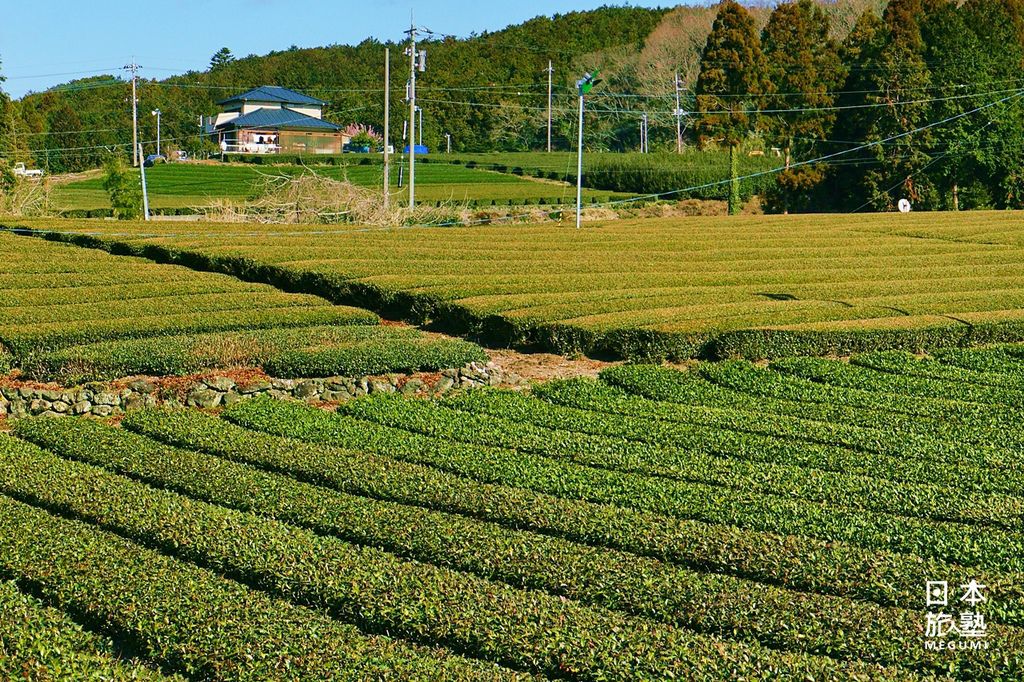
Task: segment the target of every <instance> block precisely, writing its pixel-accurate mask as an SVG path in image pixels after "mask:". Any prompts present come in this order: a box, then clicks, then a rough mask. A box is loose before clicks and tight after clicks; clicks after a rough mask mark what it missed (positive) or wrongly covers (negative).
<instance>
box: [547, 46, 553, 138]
mask: <svg viewBox="0 0 1024 682" xmlns="http://www.w3.org/2000/svg"><path fill="white" fill-rule="evenodd" d="M546 71H547V72H548V154H550V153H551V75H552V74H553V73H554V72H555V69H554V67H552V66H551V60H550V59H549V60H548V68H547V69H546Z"/></svg>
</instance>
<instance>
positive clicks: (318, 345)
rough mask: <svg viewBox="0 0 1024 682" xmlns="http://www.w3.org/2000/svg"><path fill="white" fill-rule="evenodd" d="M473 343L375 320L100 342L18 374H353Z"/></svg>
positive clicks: (459, 358) (409, 365)
mask: <svg viewBox="0 0 1024 682" xmlns="http://www.w3.org/2000/svg"><path fill="white" fill-rule="evenodd" d="M486 358H487V355H486V353H484V351H483V349H481V348H480V347H479V346H476V345H474V344H471V343H468V342H465V341H458V340H448V339H433V338H427V337H424V336H423V335H422V334H421V333H420V332H419V331H418V330H416V329H412V328H401V327H385V326H380V325H371V326H359V325H346V326H340V327H323V326H321V327H295V328H280V329H265V330H256V331H248V332H221V333H217V334H199V335H187V336H161V337H153V338H147V339H130V340H123V341H108V342H103V343H96V344H88V345H81V346H71V347H68V348H62V349H59V350H56V351H51V352H48V353H40V354H34V355H31V356H29V357H28V358H26V360H25V361H23V362H22V364H21V369H22V372H23V373H24V374H25V376H27V377H30V378H34V379H39V380H57V381H61V382H62V383H66V384H77V383H83V382H86V381H103V380H107V379H115V378H119V377H124V376H131V375H134V374H154V375H162V376H166V375H188V374H193V373H196V372H199V371H201V370H204V369H212V368H224V367H231V366H238V365H245V366H262V367H264V369H266V370H267V371H268V372H270V373H271V374H272V375H273V376H277V377H282V378H300V377H327V376H339V375H340V376H360V375H367V374H385V373H389V372H407V371H417V370H427V369H429V370H434V369H443V368H446V367H461V366H463V365H465V364H467V363H469V362H472V361H479V362H482V361H485V360H486Z"/></svg>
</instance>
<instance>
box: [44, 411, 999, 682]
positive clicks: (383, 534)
mask: <svg viewBox="0 0 1024 682" xmlns="http://www.w3.org/2000/svg"><path fill="white" fill-rule="evenodd" d="M170 421H171V422H172V424H171V426H172V427H173V428H174V432H175V434H176V435H177V437H178V438H180V439H182V440H189V441H195V442H202V443H208V444H213V443H216V442H218V441H221V440H224V439H230V438H237V437H238V435H239V434H238V433H237V429H238V427H233V426H231V425H229V424H227V423H226V422H223V421H220V420H218V419H216V418H215V417H211V416H208V415H205V414H202V413H198V412H182V413H178V414H175V415H174V416H173V418H172V419H171V420H170ZM59 431H61V434H60V435H59V436H55V435H54V434H48V435H49V438H44V439H43V440H44V441H45V442H48V443H50V444H52V445H53V446H54V447H59V448H60V451H61V453H62V454H63V455H65V456H71V457H74V458H76V459H82V460H86V461H89V462H92V463H94V464H98V465H100V466H106V467H110V468H112V469H113V470H115V471H117V472H118V473H122V474H127V475H130V476H134V477H138V478H140V479H141V480H144V481H146V482H149V483H152V484H154V485H158V486H161V487H166V488H170V489H173V490H176V491H178V492H181V493H183V494H186V495H189V496H191V497H195V498H198V499H202V500H204V501H207V502H212V503H215V504H221V505H225V506H229V507H232V508H236V509H242V510H246V511H251V512H255V513H258V514H261V515H263V516H268V517H271V518H277V519H280V520H283V521H287V522H289V523H294V524H299V525H302V526H304V527H307V528H311V529H313V530H315V531H317V532H319V533H323V534H332V535H337V536H339V537H342V538H343V539H346V540H350V541H353V542H357V543H359V544H363V545H370V546H374V547H382V548H384V549H386V550H388V551H392V552H396V553H398V554H399V555H401V556H405V557H409V558H413V559H417V560H420V561H427V562H430V563H433V564H436V565H442V566H446V567H449V568H453V569H457V570H464V571H469V572H471V573H474V574H476V575H480V576H482V577H487V578H492V579H497V580H501V581H502V582H505V583H508V584H510V585H513V586H518V587H528V588H533V589H542V590H545V591H547V592H551V593H553V594H559V595H563V596H566V597H569V598H572V599H578V600H582V601H583V602H585V603H590V604H595V605H599V606H604V607H607V608H612V609H616V610H622V611H626V612H628V613H633V614H635V615H640V616H645V617H649V618H654V619H656V620H660V621H663V622H667V623H674V624H679V625H683V626H687V627H691V628H693V629H696V630H699V631H702V632H710V633H712V634H717V635H722V636H726V637H731V638H738V639H741V640H753V639H756V640H758V641H760V642H761V643H763V644H766V645H768V646H772V647H774V648H782V649H785V650H790V651H807V652H811V653H817V654H824V655H829V656H833V657H838V658H846V659H853V660H857V659H860V660H867V661H873V662H878V663H882V664H886V665H904V666H908V667H924V668H928V667H929V666H932V667H935V666H936V664H935V662H934V661H931V662H928V657H927V656H924V657H921V656H920V654H921V653H922V652H921V651H920V647H917V646H916V645H915V643H914V642H912V641H911V640H910V639H909V638H912V637H913V635H912V634H911V633H913V632H914V631H915V629H916V625H917V621H918V620H919V618H918V617H917V615H916V613H913V612H910V611H904V610H901V609H885V608H881V607H876V606H873V605H871V604H864V603H859V602H851V601H843V602H841V603H837V602H836V599H835V598H832V597H820V596H817V595H813V594H804V593H800V592H793V591H790V590H785V589H780V588H777V587H773V586H770V585H762V584H758V583H752V582H750V581H746V580H741V579H737V578H733V577H728V576H720V575H715V574H707V573H702V572H696V571H692V570H689V569H685V568H680V567H677V566H672V565H670V564H665V563H662V562H659V561H656V560H652V559H645V558H642V557H638V556H636V555H631V554H625V553H622V552H619V551H614V550H609V549H602V548H593V547H588V546H585V545H579V544H576V543H572V542H567V541H565V540H561V539H558V538H553V537H548V536H545V535H541V534H536V533H531V532H526V531H519V530H512V529H506V528H504V527H502V526H499V525H496V524H491V523H486V522H481V521H475V520H471V519H467V518H464V517H461V516H455V515H452V514H445V513H438V512H433V511H428V510H425V509H422V508H418V507H409V506H405V505H401V504H395V503H390V502H381V501H376V500H372V499H368V498H363V497H357V496H352V495H348V494H344V493H339V492H335V491H332V490H329V489H326V488H322V487H318V486H313V485H309V484H306V483H302V482H299V481H296V480H294V479H292V478H289V477H286V476H282V475H278V474H270V473H264V472H261V471H259V470H257V469H252V468H249V467H247V466H245V465H242V464H235V463H233V462H229V461H226V460H223V459H219V458H217V457H212V456H210V455H200V454H197V453H195V452H191V451H187V450H180V449H176V448H169V447H167V446H163V445H158V444H157V443H155V442H154V441H149V440H147V439H144V438H140V437H138V436H135V435H134V434H130V433H126V432H118V431H113V430H108V431H101V430H100V429H99V428H97V427H88V428H78V429H76V428H75V427H66V428H63V429H59ZM76 431H77V432H76ZM78 432H80V433H78ZM97 432H99V433H101V434H102V435H101V436H100V437H94V436H95V434H96V433H97ZM78 436H81V437H78ZM101 443H102V445H103V447H102V448H98V447H92V446H93V445H98V444H101ZM207 447H210V445H207ZM708 594H715V595H717V598H716V599H715V600H714V601H712V602H709V601H708V600H707V595H708ZM751 604H757V605H758V606H757V608H756V609H752V608H751ZM1008 636H1016V635H1008ZM944 665H945V661H944V660H943V661H942V663H940V664H939V665H938V668H937V669H941V667H942V666H944ZM972 667H973V665H972ZM966 670H967V669H966V668H965V669H964V670H961V672H964V673H966Z"/></svg>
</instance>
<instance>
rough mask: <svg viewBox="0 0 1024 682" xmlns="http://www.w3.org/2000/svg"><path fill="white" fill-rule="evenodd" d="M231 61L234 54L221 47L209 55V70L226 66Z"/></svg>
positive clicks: (233, 59) (233, 58)
mask: <svg viewBox="0 0 1024 682" xmlns="http://www.w3.org/2000/svg"><path fill="white" fill-rule="evenodd" d="M233 61H235V55H233V54H231V50H229V49H228V48H226V47H222V48H220V49H219V50H217V51H216V52H214V53H213V56H212V57H210V71H214V70H216V69H219V68H221V67H222V66H226V65H228V64H230V63H231V62H233Z"/></svg>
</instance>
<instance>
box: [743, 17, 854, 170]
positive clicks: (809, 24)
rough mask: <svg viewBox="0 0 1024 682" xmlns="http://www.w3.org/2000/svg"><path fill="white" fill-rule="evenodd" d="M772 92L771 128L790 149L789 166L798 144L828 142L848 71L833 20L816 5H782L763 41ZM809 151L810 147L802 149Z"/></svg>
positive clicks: (767, 100) (768, 100) (769, 98)
mask: <svg viewBox="0 0 1024 682" xmlns="http://www.w3.org/2000/svg"><path fill="white" fill-rule="evenodd" d="M761 46H762V48H763V50H764V55H765V60H766V65H767V68H766V71H767V77H768V81H769V82H770V83H771V93H772V94H769V95H768V96H767V97H765V103H766V105H767V108H768V109H775V110H787V111H785V112H784V113H773V114H770V115H768V117H767V123H766V125H765V128H766V129H767V130H768V132H769V133H770V135H771V136H772V138H773V139H774V140H776V141H777V142H778V143H780V144H782V145H783V146H784V148H785V150H786V166H787V167H788V166H789V161H790V153H791V151H792V149H793V145H794V143H799V142H816V141H819V140H823V139H825V137H826V136H827V134H828V132H829V131H830V130H831V128H832V125H833V124H834V123H835V112H834V111H832V110H829V109H828V108H829V107H832V105H833V104H834V103H835V98H836V94H835V91H836V90H838V89H839V87H840V86H841V85H842V82H843V79H844V78H845V75H846V74H845V70H844V69H843V66H842V63H841V62H840V60H839V44H838V43H837V42H836V40H835V39H834V38H833V37H832V36H831V34H830V31H829V21H828V15H826V14H825V11H824V10H823V9H822V7H821V6H820V5H818V4H816V3H814V2H812V0H798V1H797V2H786V3H782V4H780V5H778V6H777V7H776V8H775V10H774V11H773V12H772V14H771V16H770V17H769V18H768V24H767V25H766V26H765V29H764V32H763V34H762V36H761ZM802 146H807V145H802Z"/></svg>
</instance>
